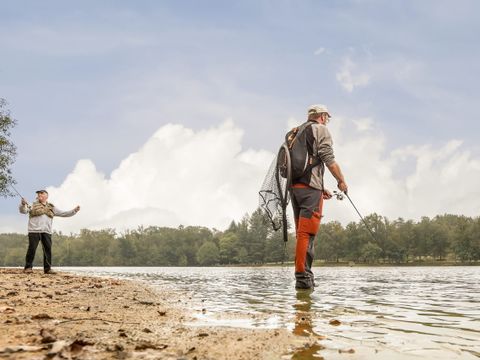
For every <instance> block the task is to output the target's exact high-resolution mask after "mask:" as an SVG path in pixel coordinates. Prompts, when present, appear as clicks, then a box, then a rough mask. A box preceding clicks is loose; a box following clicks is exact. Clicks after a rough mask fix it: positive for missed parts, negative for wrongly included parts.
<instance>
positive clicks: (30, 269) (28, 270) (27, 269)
mask: <svg viewBox="0 0 480 360" xmlns="http://www.w3.org/2000/svg"><path fill="white" fill-rule="evenodd" d="M23 272H24V273H25V274H31V273H33V269H32V268H26V269H23Z"/></svg>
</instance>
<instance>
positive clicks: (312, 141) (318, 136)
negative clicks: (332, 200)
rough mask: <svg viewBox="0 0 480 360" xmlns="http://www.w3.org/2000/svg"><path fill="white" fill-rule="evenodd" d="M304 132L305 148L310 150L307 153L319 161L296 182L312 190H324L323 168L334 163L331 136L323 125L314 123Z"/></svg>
mask: <svg viewBox="0 0 480 360" xmlns="http://www.w3.org/2000/svg"><path fill="white" fill-rule="evenodd" d="M305 131H306V135H307V137H306V140H307V147H308V148H309V149H310V150H309V153H311V154H312V155H313V157H314V158H317V159H318V160H320V163H319V165H318V166H315V167H314V168H313V169H311V170H310V171H308V172H307V173H306V174H305V175H304V176H302V177H301V178H300V179H299V180H298V181H297V182H298V183H302V184H306V185H308V186H310V187H312V188H314V189H318V190H324V183H323V174H324V172H325V166H328V165H330V164H332V163H333V162H334V161H335V155H334V154H333V141H332V136H331V135H330V132H329V131H328V129H327V127H326V126H325V125H322V124H319V123H317V122H316V121H315V122H313V124H312V125H311V126H309V127H307V128H306V129H305Z"/></svg>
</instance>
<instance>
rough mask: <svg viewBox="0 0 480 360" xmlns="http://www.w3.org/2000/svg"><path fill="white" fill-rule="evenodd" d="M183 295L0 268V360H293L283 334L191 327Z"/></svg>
mask: <svg viewBox="0 0 480 360" xmlns="http://www.w3.org/2000/svg"><path fill="white" fill-rule="evenodd" d="M184 300H185V299H182V294H181V293H176V292H172V291H165V292H156V291H154V290H152V289H150V288H149V287H147V286H145V285H143V284H139V283H136V282H131V281H120V280H114V279H105V278H92V277H83V276H75V275H71V274H65V273H60V274H57V275H44V274H43V273H42V272H41V271H40V270H36V272H35V273H33V274H24V273H23V272H22V271H21V270H20V269H0V358H10V359H47V358H49V359H69V358H72V359H290V358H291V357H292V351H293V350H294V349H295V348H297V349H298V347H301V346H303V344H305V342H306V341H307V339H305V338H303V339H299V338H298V336H295V335H294V334H292V333H291V332H289V331H287V330H285V329H234V328H225V327H193V326H188V325H186V324H187V323H188V322H190V321H192V320H193V318H192V312H191V310H189V309H188V308H187V307H188V302H186V301H184Z"/></svg>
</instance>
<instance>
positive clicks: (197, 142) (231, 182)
mask: <svg viewBox="0 0 480 360" xmlns="http://www.w3.org/2000/svg"><path fill="white" fill-rule="evenodd" d="M289 122H290V124H289V125H292V124H293V123H296V121H295V120H294V119H290V120H289ZM355 124H356V126H355ZM352 125H354V126H352ZM329 128H330V131H331V133H332V136H333V138H334V149H335V154H336V158H337V161H338V162H339V164H340V165H341V167H342V169H343V172H344V174H345V177H346V180H347V183H348V185H349V194H350V196H351V197H352V200H353V201H354V202H355V204H356V205H357V207H358V208H359V210H360V211H361V212H362V213H363V214H364V215H367V214H369V213H373V212H376V213H378V214H380V215H385V216H387V217H388V218H390V219H395V218H397V217H403V218H407V219H419V218H420V217H421V216H430V217H432V216H435V215H437V214H443V213H454V214H464V215H467V216H478V215H479V214H480V204H479V203H478V198H479V197H480V190H479V188H478V186H477V184H478V183H479V182H480V161H479V160H478V159H475V158H473V157H472V155H471V153H470V152H469V151H468V150H466V149H464V147H463V145H462V142H461V141H458V140H452V141H449V142H448V143H446V144H445V145H443V146H441V147H439V148H434V147H432V146H431V145H428V144H426V145H422V146H413V145H408V146H405V147H402V148H399V149H396V150H394V151H391V152H389V151H387V150H386V143H387V141H388V140H387V139H386V138H385V136H384V135H383V134H382V133H381V132H380V131H379V130H378V128H377V127H376V126H375V122H374V120H373V119H370V118H363V119H344V118H342V117H341V116H339V117H336V118H335V120H334V121H332V122H331V123H330V124H329ZM242 136H243V131H242V130H241V129H239V128H238V127H236V126H235V125H234V123H233V122H232V121H226V122H225V123H223V124H221V125H219V126H217V127H213V128H210V129H205V130H200V131H193V130H191V129H189V128H186V127H184V126H182V125H175V124H167V125H165V126H163V127H161V128H160V129H159V130H158V131H157V132H156V133H155V134H154V135H153V136H152V137H151V138H150V139H149V140H148V141H147V142H146V143H145V144H144V145H143V146H142V147H141V148H140V149H139V150H138V151H136V152H134V153H132V154H131V155H129V156H128V157H127V158H125V159H124V160H123V161H122V162H121V163H120V165H119V166H118V168H117V169H115V170H114V171H113V172H112V173H111V175H110V176H109V177H107V176H106V175H105V174H102V173H100V172H99V171H98V170H97V169H96V168H95V165H94V164H93V163H92V162H91V161H90V160H80V161H79V162H78V163H77V165H76V166H75V168H74V170H73V171H72V173H71V174H69V175H68V176H67V177H66V178H65V180H64V182H63V184H61V186H59V187H49V188H48V190H49V192H50V200H51V201H52V202H53V203H54V204H56V205H57V206H58V207H60V208H62V209H69V208H72V207H74V206H75V205H77V204H79V205H81V206H82V210H81V212H80V213H78V214H77V215H76V216H74V217H73V218H68V219H61V218H56V219H55V224H54V227H55V229H57V230H61V231H64V232H70V231H72V232H77V231H78V230H79V229H81V228H91V229H99V228H106V227H112V228H116V229H118V230H123V229H127V228H136V227H138V226H139V225H145V226H148V225H158V226H178V225H180V224H183V225H202V226H208V227H215V228H218V229H224V228H225V227H226V226H228V224H229V223H230V221H231V220H240V219H241V218H242V216H243V215H244V214H245V213H246V212H252V211H253V210H254V209H255V208H256V206H257V202H258V195H257V194H258V190H259V188H260V186H261V184H262V182H263V179H264V176H265V174H266V172H267V170H268V167H269V165H270V162H271V160H272V158H273V153H271V152H269V151H265V150H254V149H248V150H243V149H242ZM280 142H281V139H279V143H280ZM406 164H413V166H411V167H408V166H406ZM325 178H326V184H327V187H328V188H330V189H331V190H334V189H335V187H336V186H335V182H334V181H333V178H332V176H331V175H330V174H328V171H327V174H326V177H325ZM324 215H325V218H324V221H332V220H338V221H341V222H342V223H344V224H345V223H347V222H349V221H352V220H354V221H357V220H358V216H357V214H356V213H355V211H354V209H353V208H352V206H351V205H350V204H349V203H348V202H347V201H346V200H345V201H343V202H338V201H336V200H330V201H328V202H326V203H325V208H324ZM18 219H20V217H18ZM18 219H17V220H18ZM2 220H4V221H2V222H3V223H4V224H7V223H10V224H9V225H8V226H3V227H0V232H5V231H20V232H23V231H24V230H25V228H24V227H25V224H20V221H17V220H15V221H13V220H14V219H13V218H12V217H11V216H10V217H8V218H3V219H2Z"/></svg>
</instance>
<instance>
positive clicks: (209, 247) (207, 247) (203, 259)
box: [197, 241, 219, 266]
mask: <svg viewBox="0 0 480 360" xmlns="http://www.w3.org/2000/svg"><path fill="white" fill-rule="evenodd" d="M218 259H219V252H218V247H217V245H215V243H214V242H212V241H207V242H205V243H204V244H203V245H202V246H200V249H198V252H197V260H198V263H199V264H200V265H203V266H210V265H216V264H218Z"/></svg>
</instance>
